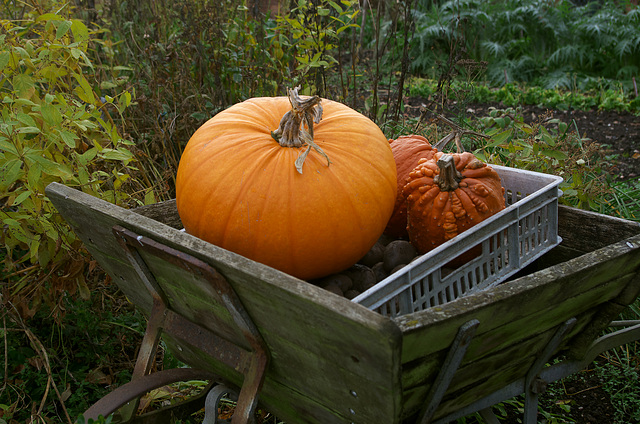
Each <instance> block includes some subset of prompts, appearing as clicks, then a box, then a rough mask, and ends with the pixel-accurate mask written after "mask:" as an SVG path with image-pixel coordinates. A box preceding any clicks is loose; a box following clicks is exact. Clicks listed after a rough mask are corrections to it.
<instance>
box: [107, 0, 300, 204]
mask: <svg viewBox="0 0 640 424" xmlns="http://www.w3.org/2000/svg"><path fill="white" fill-rule="evenodd" d="M244 4H245V2H243V1H242V0H226V1H223V2H220V1H214V0H207V1H196V0H181V1H177V2H176V1H171V2H170V1H167V0H159V1H153V2H134V1H129V0H117V1H113V2H101V3H98V4H97V7H98V8H99V9H98V10H97V11H96V12H97V15H98V21H99V22H100V23H101V26H102V27H103V28H105V32H104V38H103V40H102V41H101V47H100V49H97V51H96V54H97V56H98V57H97V58H96V60H98V59H99V60H102V61H105V62H109V63H113V64H114V65H118V66H122V65H123V64H127V66H128V68H129V71H127V72H126V75H128V76H130V77H131V78H130V79H129V81H130V83H131V84H132V85H133V87H134V88H135V91H136V93H137V94H138V98H137V104H136V107H132V108H128V109H127V110H126V111H125V112H124V117H125V119H126V121H125V123H126V126H127V128H126V129H127V132H128V133H130V134H131V135H132V137H133V139H135V140H136V141H137V143H138V145H139V147H140V149H141V150H142V151H143V152H144V153H145V156H146V157H147V158H148V159H147V160H145V161H143V162H142V163H141V166H142V167H144V169H145V170H146V173H147V174H149V175H152V177H150V180H152V181H155V182H157V183H158V184H159V185H161V186H160V187H158V189H159V190H158V191H160V192H161V196H160V197H161V198H162V199H164V200H168V199H171V198H173V197H175V192H174V186H175V175H176V171H177V167H178V162H179V160H180V156H181V154H182V149H183V148H184V146H185V145H186V143H187V141H188V140H189V138H190V137H191V135H192V134H193V133H194V132H195V130H196V129H197V128H198V127H199V126H200V125H202V124H203V123H204V122H205V121H206V120H208V119H209V118H211V117H212V116H213V115H215V114H216V113H217V112H219V111H221V110H223V109H225V108H227V107H229V106H231V105H233V104H235V103H238V102H241V101H243V100H246V99H247V98H250V97H256V96H275V95H283V93H285V92H286V88H287V87H290V86H291V83H290V76H289V75H290V69H289V64H290V62H291V60H292V54H291V53H289V52H288V51H285V50H286V49H284V50H283V44H284V43H283V36H282V35H281V34H278V33H276V32H275V31H274V27H275V21H274V20H273V19H267V18H265V17H263V16H253V15H252V13H251V11H250V10H249V9H248V8H247V7H246V6H244Z"/></svg>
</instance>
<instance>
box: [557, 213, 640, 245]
mask: <svg viewBox="0 0 640 424" xmlns="http://www.w3.org/2000/svg"><path fill="white" fill-rule="evenodd" d="M637 234H640V223H638V222H633V221H629V220H626V219H621V218H616V217H612V216H606V215H602V214H598V213H595V212H590V211H585V210H581V209H576V208H570V207H568V206H562V205H559V206H558V235H560V237H562V245H563V246H566V247H568V248H570V249H574V250H576V251H578V252H581V253H588V252H593V251H594V250H598V249H601V248H603V247H607V246H609V245H611V244H614V243H617V242H619V241H620V240H626V239H627V238H629V237H633V236H635V235H637Z"/></svg>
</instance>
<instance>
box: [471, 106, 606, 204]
mask: <svg viewBox="0 0 640 424" xmlns="http://www.w3.org/2000/svg"><path fill="white" fill-rule="evenodd" d="M480 122H481V124H482V125H483V126H484V130H485V133H486V134H487V135H488V136H490V137H491V141H490V142H488V143H486V144H483V145H482V146H481V147H480V148H479V149H478V150H477V151H476V154H477V155H478V156H479V157H480V158H482V159H483V160H484V161H486V162H489V163H495V164H503V165H506V166H510V167H514V168H520V169H528V170H532V171H537V172H543V173H547V174H552V175H558V176H561V177H563V178H564V181H563V182H562V183H561V184H560V189H561V190H562V191H563V195H562V197H561V198H560V201H561V202H562V203H565V204H569V205H572V206H575V207H579V208H583V209H594V208H597V207H598V203H599V202H601V201H602V199H603V198H604V197H605V195H606V194H608V193H609V192H610V189H609V184H608V181H607V180H606V174H604V173H603V172H602V170H601V168H600V165H601V164H602V163H603V158H602V153H601V152H600V148H599V146H598V145H597V144H595V143H591V141H590V140H588V139H585V138H582V137H581V136H580V134H579V133H578V132H577V131H575V129H574V128H571V127H570V126H569V125H568V124H567V123H565V122H562V121H560V120H558V119H553V118H551V117H550V116H541V117H538V120H537V121H536V122H534V123H532V124H528V123H525V122H524V118H523V116H522V114H521V113H519V111H517V110H516V109H505V110H500V109H494V110H493V111H492V112H491V114H490V116H487V117H483V118H481V119H480Z"/></svg>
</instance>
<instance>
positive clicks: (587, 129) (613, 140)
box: [407, 98, 640, 180]
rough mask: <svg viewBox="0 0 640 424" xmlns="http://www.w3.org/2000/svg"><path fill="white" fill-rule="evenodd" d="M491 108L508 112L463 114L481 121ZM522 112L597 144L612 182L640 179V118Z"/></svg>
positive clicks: (473, 109)
mask: <svg viewBox="0 0 640 424" xmlns="http://www.w3.org/2000/svg"><path fill="white" fill-rule="evenodd" d="M425 102H426V101H425V100H424V99H420V98H413V99H410V100H409V101H408V105H407V109H408V114H410V115H416V114H418V115H419V113H420V112H419V109H420V106H421V105H422V104H424V103H425ZM491 107H496V108H500V109H505V108H506V107H505V106H504V105H501V104H471V105H465V110H464V111H460V112H463V113H465V114H467V115H472V116H476V117H478V118H480V117H482V116H488V114H489V110H490V108H491ZM521 108H522V114H523V116H524V119H525V122H533V121H535V120H536V119H538V117H540V116H542V115H543V114H545V113H551V117H553V118H557V119H560V120H562V121H564V122H566V123H567V124H569V125H570V126H571V128H572V129H576V130H577V131H578V132H579V134H580V135H581V136H582V137H586V138H589V139H591V140H592V141H594V142H596V143H598V144H599V145H600V146H601V147H602V149H603V150H604V151H605V152H606V154H607V156H608V159H609V167H608V171H609V173H610V174H611V176H612V178H614V179H619V180H630V179H634V178H637V177H640V116H636V115H634V114H632V113H629V112H616V111H598V110H589V111H581V110H568V111H567V110H564V111H563V110H549V109H544V108H540V107H538V106H532V105H523V106H521ZM454 109H455V105H454Z"/></svg>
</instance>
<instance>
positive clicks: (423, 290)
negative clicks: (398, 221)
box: [353, 165, 562, 317]
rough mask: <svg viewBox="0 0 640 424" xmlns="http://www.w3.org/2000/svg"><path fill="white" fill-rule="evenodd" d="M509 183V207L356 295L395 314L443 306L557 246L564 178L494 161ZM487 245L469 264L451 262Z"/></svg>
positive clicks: (499, 279)
mask: <svg viewBox="0 0 640 424" xmlns="http://www.w3.org/2000/svg"><path fill="white" fill-rule="evenodd" d="M492 167H493V168H494V169H495V170H496V171H497V172H498V174H499V175H500V178H501V180H502V186H503V187H504V188H505V200H506V205H507V207H506V208H505V209H504V210H503V211H501V212H499V213H497V214H496V215H494V216H492V217H491V218H489V219H486V220H485V221H483V222H481V223H480V224H478V225H476V226H474V227H473V228H472V229H470V230H468V231H465V232H464V233H462V234H460V235H458V236H456V237H455V238H453V239H451V240H449V241H447V242H445V243H444V244H442V245H440V246H438V247H437V248H436V249H434V250H432V251H430V252H428V253H426V254H424V255H422V256H420V257H419V258H417V259H416V260H414V261H413V262H412V263H411V264H409V265H407V266H405V267H404V268H402V269H400V270H399V271H397V272H395V273H394V274H392V275H390V276H389V277H387V278H386V279H384V280H383V281H381V282H379V283H378V284H376V285H375V286H373V287H372V288H371V289H369V290H367V291H365V292H363V293H362V294H360V295H359V296H357V297H355V298H354V299H353V302H356V303H360V304H362V305H364V306H366V307H367V308H369V309H371V310H374V311H377V312H379V313H380V314H382V315H386V316H390V317H395V316H398V315H405V314H408V313H411V312H416V311H421V310H424V309H426V308H430V307H433V306H437V305H441V304H444V303H447V302H450V301H452V300H454V299H457V298H459V297H462V296H466V295H469V294H471V293H474V292H476V291H478V290H485V289H487V288H490V287H493V286H495V285H497V284H499V283H501V282H503V281H504V280H506V279H507V278H509V277H510V276H511V275H513V274H514V273H516V272H517V271H518V270H520V269H521V268H522V267H524V266H526V265H527V264H529V263H531V262H532V261H534V260H535V259H537V258H538V257H539V256H541V255H542V254H543V253H545V252H547V251H548V250H550V249H552V248H553V247H555V246H557V245H558V244H559V243H560V241H561V239H560V237H559V236H558V197H559V196H560V195H561V192H560V190H559V189H558V185H559V184H560V183H561V182H562V178H561V177H557V176H553V175H547V174H542V173H539V172H531V171H524V170H520V169H514V168H508V167H504V166H498V165H492ZM478 244H482V254H481V255H480V256H478V257H476V258H475V259H473V260H471V261H470V262H468V263H466V264H465V265H463V266H461V267H459V268H456V269H448V268H445V265H446V264H447V263H449V262H450V261H451V260H452V259H454V258H456V257H457V256H458V255H460V254H461V253H464V252H465V251H467V250H468V249H470V248H473V247H475V246H477V245H478Z"/></svg>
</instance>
